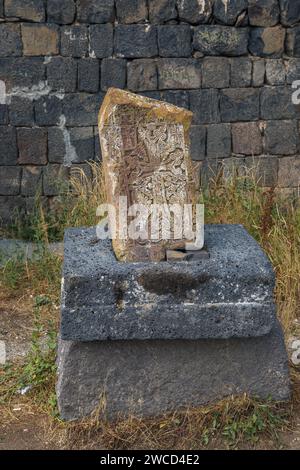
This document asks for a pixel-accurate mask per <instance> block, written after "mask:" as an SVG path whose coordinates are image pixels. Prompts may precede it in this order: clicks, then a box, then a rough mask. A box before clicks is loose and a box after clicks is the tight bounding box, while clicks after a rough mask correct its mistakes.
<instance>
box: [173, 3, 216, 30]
mask: <svg viewBox="0 0 300 470" xmlns="http://www.w3.org/2000/svg"><path fill="white" fill-rule="evenodd" d="M177 9H178V16H179V20H181V21H187V22H189V23H191V24H199V23H207V22H208V20H209V19H210V17H211V14H212V1H211V0H203V1H201V3H199V0H189V1H188V2H187V1H186V0H177Z"/></svg>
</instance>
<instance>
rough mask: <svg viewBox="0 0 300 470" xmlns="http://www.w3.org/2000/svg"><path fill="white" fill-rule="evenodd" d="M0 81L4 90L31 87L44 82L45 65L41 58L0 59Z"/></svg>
mask: <svg viewBox="0 0 300 470" xmlns="http://www.w3.org/2000/svg"><path fill="white" fill-rule="evenodd" d="M0 80H4V81H5V84H6V90H7V91H10V90H11V88H13V87H22V88H24V87H32V86H33V85H39V83H40V82H43V81H45V65H44V59H43V58H42V57H30V58H29V57H13V58H11V57H10V58H5V59H0Z"/></svg>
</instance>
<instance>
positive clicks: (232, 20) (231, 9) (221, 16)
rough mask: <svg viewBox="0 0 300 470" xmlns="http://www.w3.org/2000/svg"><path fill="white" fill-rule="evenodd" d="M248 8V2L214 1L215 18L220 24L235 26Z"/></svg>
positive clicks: (236, 0) (241, 0)
mask: <svg viewBox="0 0 300 470" xmlns="http://www.w3.org/2000/svg"><path fill="white" fill-rule="evenodd" d="M247 7H248V0H226V1H224V0H214V18H215V19H216V20H217V21H218V22H219V23H224V24H226V25H231V26H233V25H234V24H236V22H237V19H238V17H239V16H240V15H241V14H242V13H243V12H245V11H246V10H247Z"/></svg>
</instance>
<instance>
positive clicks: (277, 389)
mask: <svg viewBox="0 0 300 470" xmlns="http://www.w3.org/2000/svg"><path fill="white" fill-rule="evenodd" d="M205 240H206V247H207V250H208V252H209V254H210V257H209V258H208V259H202V260H201V259H200V260H196V261H181V262H177V263H176V262H167V261H165V262H142V263H141V262H134V263H123V262H118V261H117V260H116V258H115V256H114V253H113V251H112V248H111V242H110V241H108V240H107V241H101V240H99V241H98V242H97V243H95V229H94V228H91V229H70V230H68V231H67V232H66V236H65V260H64V272H63V285H62V318H61V338H60V343H59V349H58V383H57V396H58V406H59V410H60V413H61V416H62V418H63V419H66V420H72V419H76V418H80V417H82V416H86V415H88V414H90V413H91V412H92V411H93V410H94V409H95V408H97V406H98V405H99V403H100V401H101V403H105V404H106V408H105V412H106V414H107V417H108V418H109V419H114V418H116V417H117V416H118V415H125V416H126V415H129V414H135V415H140V416H152V415H157V414H161V413H164V412H167V411H172V410H174V409H179V408H182V407H192V406H198V405H201V404H204V403H208V402H211V401H214V400H216V399H220V398H223V397H225V396H229V395H240V394H242V393H248V394H249V395H252V396H257V397H260V398H267V397H272V398H273V399H274V400H286V399H288V398H289V395H290V388H289V375H288V364H287V355H286V351H285V345H284V340H283V335H282V331H281V327H280V325H279V323H278V321H277V319H276V308H275V305H274V299H273V290H274V273H273V270H272V267H271V265H270V262H269V261H268V259H267V257H266V256H265V254H264V253H263V252H262V250H261V249H260V247H259V245H258V244H257V243H256V242H255V240H254V239H253V238H252V237H251V236H250V235H249V234H248V233H247V232H246V231H245V230H244V229H243V227H242V226H239V225H211V226H209V225H208V226H206V228H205Z"/></svg>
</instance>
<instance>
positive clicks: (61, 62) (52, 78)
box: [47, 57, 77, 92]
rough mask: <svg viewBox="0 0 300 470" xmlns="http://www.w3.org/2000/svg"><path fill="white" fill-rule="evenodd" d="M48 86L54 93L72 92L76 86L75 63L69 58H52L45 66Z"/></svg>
mask: <svg viewBox="0 0 300 470" xmlns="http://www.w3.org/2000/svg"><path fill="white" fill-rule="evenodd" d="M47 79H48V84H49V86H50V87H51V89H52V90H54V91H63V92H73V91H75V90H76V84H77V62H76V60H75V59H72V58H70V57H53V59H51V61H50V63H49V64H47Z"/></svg>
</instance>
